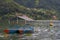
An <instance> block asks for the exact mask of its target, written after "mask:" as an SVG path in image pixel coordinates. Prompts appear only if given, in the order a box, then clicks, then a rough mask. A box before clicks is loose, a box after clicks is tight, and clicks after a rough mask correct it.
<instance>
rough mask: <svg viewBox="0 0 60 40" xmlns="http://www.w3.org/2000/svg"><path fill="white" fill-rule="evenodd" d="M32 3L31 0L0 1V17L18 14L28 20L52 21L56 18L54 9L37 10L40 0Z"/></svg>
mask: <svg viewBox="0 0 60 40" xmlns="http://www.w3.org/2000/svg"><path fill="white" fill-rule="evenodd" d="M17 1H18V2H17ZM33 1H34V0H33ZM33 1H32V0H0V16H2V15H3V16H4V15H6V14H14V15H15V14H16V13H20V14H24V15H27V16H29V17H30V18H33V19H36V20H41V19H53V16H56V17H57V16H58V15H56V13H57V11H56V10H54V9H44V8H43V7H42V8H39V5H38V4H39V3H38V2H40V0H38V1H37V0H35V1H34V2H33ZM36 1H37V2H36ZM28 3H30V4H28ZM31 5H32V6H31ZM29 6H30V7H29ZM36 7H38V8H36Z"/></svg>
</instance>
